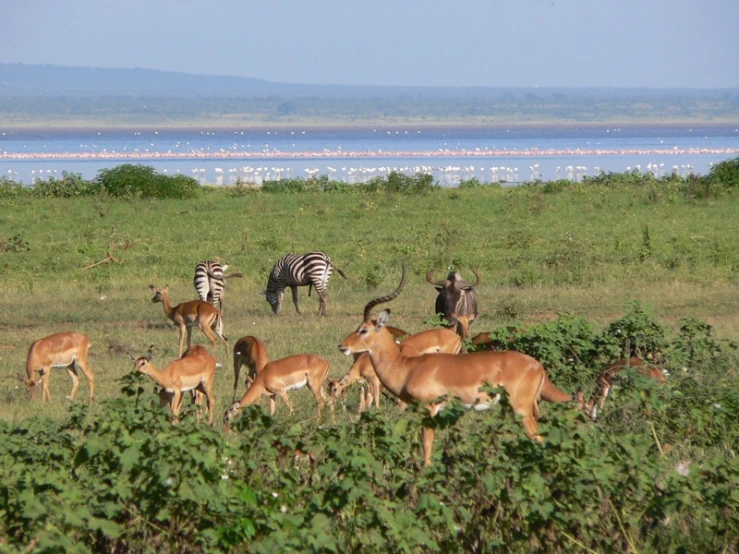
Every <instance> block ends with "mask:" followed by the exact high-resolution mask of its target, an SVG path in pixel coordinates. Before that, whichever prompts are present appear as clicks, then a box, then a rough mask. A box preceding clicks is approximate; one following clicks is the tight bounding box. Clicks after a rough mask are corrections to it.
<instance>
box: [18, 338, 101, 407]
mask: <svg viewBox="0 0 739 554" xmlns="http://www.w3.org/2000/svg"><path fill="white" fill-rule="evenodd" d="M89 348H90V339H89V338H88V337H87V336H86V335H83V334H82V333H75V332H69V333H54V334H53V335H49V336H47V337H44V338H42V339H38V340H37V341H34V343H33V344H31V347H30V348H29V349H28V356H27V357H26V375H25V376H24V375H22V374H20V373H19V374H18V378H19V379H20V380H21V381H23V382H24V383H25V384H26V386H27V387H28V388H29V389H30V390H31V392H32V393H33V392H35V391H36V387H37V386H38V385H39V384H42V385H43V387H42V394H41V401H42V402H46V401H47V400H48V401H50V400H51V393H50V392H49V379H50V377H51V368H53V367H66V368H67V373H69V377H70V378H71V379H72V390H71V391H70V393H69V395H68V396H67V398H68V399H69V400H74V395H75V394H77V388H78V387H79V386H80V379H79V376H78V375H77V370H76V368H75V364H76V365H77V366H79V368H80V369H81V370H82V373H84V374H85V377H87V380H88V381H89V382H90V402H92V401H93V400H94V399H95V375H94V374H93V373H92V370H91V369H90V366H89V365H88V363H87V351H88V350H89ZM35 372H38V373H39V377H38V379H34V376H33V375H34V373H35Z"/></svg>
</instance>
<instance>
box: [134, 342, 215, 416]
mask: <svg viewBox="0 0 739 554" xmlns="http://www.w3.org/2000/svg"><path fill="white" fill-rule="evenodd" d="M131 358H133V356H131ZM133 367H134V369H135V370H136V371H139V372H141V373H143V374H145V375H148V376H149V377H151V378H152V379H153V380H154V381H155V382H156V383H157V384H158V385H159V386H160V387H162V390H163V391H164V392H166V393H169V394H171V395H172V397H171V400H170V401H169V409H170V411H171V412H172V415H173V417H174V419H175V421H176V420H177V418H178V416H179V414H180V408H181V406H182V393H183V392H187V391H196V392H199V393H202V394H204V395H205V398H206V400H207V411H208V423H209V424H212V423H213V417H214V416H215V406H216V397H215V394H214V393H213V383H214V380H215V376H216V359H215V358H214V357H213V356H212V355H211V354H210V353H209V352H208V350H207V349H206V348H205V347H204V346H200V345H194V346H191V347H190V348H188V350H187V354H186V355H185V356H183V357H181V358H179V359H178V360H174V361H173V362H170V363H169V364H168V365H167V367H165V368H164V369H162V370H159V369H157V368H156V367H154V364H152V363H151V351H149V353H148V354H147V355H146V356H144V357H141V358H137V359H134V363H133ZM159 398H160V401H161V400H163V398H165V396H164V394H163V393H160V395H159Z"/></svg>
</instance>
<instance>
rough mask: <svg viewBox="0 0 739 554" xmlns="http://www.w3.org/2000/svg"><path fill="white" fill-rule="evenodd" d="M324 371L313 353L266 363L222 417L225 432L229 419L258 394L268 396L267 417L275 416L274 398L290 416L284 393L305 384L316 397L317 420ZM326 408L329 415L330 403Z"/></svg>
mask: <svg viewBox="0 0 739 554" xmlns="http://www.w3.org/2000/svg"><path fill="white" fill-rule="evenodd" d="M328 370H329V363H328V360H325V359H323V358H321V357H319V356H314V355H313V354H296V355H294V356H288V357H287V358H281V359H279V360H274V361H272V362H268V363H267V364H266V365H265V366H264V367H262V369H261V371H258V372H257V376H256V377H255V379H254V381H253V382H252V383H251V385H249V389H248V390H247V391H246V394H245V395H244V396H243V397H242V398H241V400H238V401H237V402H234V403H233V405H232V406H231V408H230V409H229V410H228V411H227V412H226V414H225V417H224V424H225V427H226V430H228V429H229V428H230V423H231V420H232V419H233V418H234V417H235V416H236V415H237V414H238V413H239V412H240V411H241V410H243V409H244V408H245V407H246V406H249V405H250V404H253V403H254V402H256V401H257V400H259V399H260V398H261V397H262V395H266V396H267V397H269V415H274V414H275V408H276V399H277V397H278V396H279V397H280V398H281V399H282V401H283V402H284V403H285V405H286V406H287V408H288V410H290V413H292V411H293V405H292V404H291V403H290V399H289V398H288V396H287V392H288V391H291V390H297V389H302V388H303V387H305V386H306V385H307V386H308V388H309V389H310V390H311V392H312V393H313V396H314V397H315V398H316V404H317V405H318V417H319V418H320V417H321V411H322V409H323V406H324V404H325V400H324V397H325V394H326V393H325V392H324V391H323V382H324V381H325V380H326V376H327V375H328ZM329 408H330V409H331V411H332V413H333V406H332V405H331V404H329Z"/></svg>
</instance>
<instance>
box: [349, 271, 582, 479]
mask: <svg viewBox="0 0 739 554" xmlns="http://www.w3.org/2000/svg"><path fill="white" fill-rule="evenodd" d="M404 286H405V265H404V266H403V275H402V277H401V280H400V284H399V285H398V288H397V289H395V291H393V292H392V293H390V294H389V295H387V296H383V297H380V298H376V299H374V300H371V301H370V302H369V303H368V304H367V305H366V306H365V308H364V320H363V321H362V323H361V324H360V325H359V327H358V328H357V330H356V331H354V332H353V333H351V334H350V335H349V336H347V337H346V338H345V339H344V340H343V341H342V342H341V344H340V345H339V350H340V351H341V352H342V353H343V354H345V355H347V356H349V355H351V354H357V353H361V352H368V353H369V356H370V358H371V359H372V364H373V365H374V367H375V371H376V372H377V376H378V377H379V379H380V381H381V382H382V385H383V386H384V387H385V388H387V389H388V390H389V391H390V392H391V393H392V394H394V395H395V396H397V397H398V398H400V399H401V400H402V401H403V402H407V403H409V402H421V403H423V404H425V406H426V408H427V409H428V411H429V413H430V414H431V416H435V415H437V414H438V413H439V411H441V410H442V409H443V408H444V406H445V404H446V402H445V401H443V400H440V398H441V397H447V396H451V397H455V398H458V399H460V400H461V402H462V404H463V405H464V406H465V407H467V408H468V409H475V410H476V411H481V410H487V409H489V408H490V407H492V405H493V404H495V403H496V402H497V400H498V398H497V395H496V397H491V396H490V395H489V394H487V393H486V392H484V391H482V390H480V389H481V387H483V386H484V385H491V386H494V387H495V386H500V387H503V388H505V390H506V392H507V393H508V399H509V402H510V404H511V407H512V408H513V410H514V412H515V413H516V414H518V415H520V416H521V417H522V418H523V425H524V427H525V428H526V431H527V433H528V435H529V437H531V438H534V439H537V440H542V439H541V437H540V436H539V435H537V430H538V426H537V423H536V419H537V417H538V416H539V406H538V402H539V399H540V398H544V399H545V400H548V401H552V402H572V401H573V398H572V397H571V396H570V395H569V394H566V393H564V392H562V391H560V390H558V389H557V388H556V387H555V386H554V385H553V384H552V383H551V382H550V381H549V379H548V378H547V374H546V371H545V370H544V367H543V366H542V365H541V364H540V363H539V362H538V361H536V360H535V359H534V358H531V357H530V356H527V355H525V354H521V353H519V352H510V351H509V352H473V353H472V354H465V355H462V356H458V355H454V354H424V355H422V356H417V357H408V356H406V355H404V354H403V353H402V352H401V350H400V348H399V347H398V345H397V344H395V341H394V340H393V338H392V336H391V335H390V333H388V332H387V330H386V329H385V327H386V326H387V323H388V320H389V318H390V310H385V311H383V312H381V313H380V315H379V316H378V318H377V320H372V318H371V315H372V309H373V308H374V307H375V306H377V305H378V304H383V303H386V302H390V301H391V300H393V299H395V298H396V297H397V296H398V295H399V294H400V292H401V291H402V290H403V287H404ZM422 436H423V454H424V463H425V464H426V465H430V464H431V454H432V448H433V442H434V429H433V428H431V427H424V428H423V433H422Z"/></svg>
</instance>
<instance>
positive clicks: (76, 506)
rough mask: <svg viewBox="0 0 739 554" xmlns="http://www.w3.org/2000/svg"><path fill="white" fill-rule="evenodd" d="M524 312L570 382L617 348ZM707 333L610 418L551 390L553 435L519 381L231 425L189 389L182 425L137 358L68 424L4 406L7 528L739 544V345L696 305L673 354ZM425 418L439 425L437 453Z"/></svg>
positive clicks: (236, 545) (634, 328) (93, 538)
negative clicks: (521, 400) (211, 415)
mask: <svg viewBox="0 0 739 554" xmlns="http://www.w3.org/2000/svg"><path fill="white" fill-rule="evenodd" d="M653 324H654V321H653V320H652V318H650V317H648V316H646V315H645V314H644V312H643V310H642V309H641V307H639V306H638V305H634V306H633V307H632V308H631V312H629V313H628V314H626V315H625V316H624V317H623V318H622V319H621V320H619V321H618V322H614V324H612V325H610V326H608V329H612V328H614V327H617V328H619V329H623V328H627V329H628V333H629V335H630V336H631V337H634V338H636V337H650V336H653V335H654V334H655V329H654V325H653ZM512 330H513V329H512V328H510V327H509V328H507V329H506V330H505V333H503V332H502V331H501V332H498V333H496V336H501V337H503V336H504V335H505V337H506V338H505V340H511V343H512V344H513V345H514V346H516V345H517V346H519V347H521V348H522V349H524V350H529V351H530V352H532V353H533V352H538V353H539V355H540V356H541V357H542V358H543V359H547V360H549V362H550V365H551V366H557V367H558V368H559V369H558V371H559V376H558V379H559V380H562V379H566V378H567V373H566V371H567V368H580V367H584V366H587V365H588V364H591V363H593V360H596V359H598V358H599V357H602V356H606V355H610V350H609V348H610V347H609V344H608V343H604V342H603V341H602V340H601V338H599V335H598V334H597V333H595V332H594V331H593V329H592V326H591V325H590V324H589V323H588V322H587V321H585V320H582V319H581V318H577V317H572V316H562V317H560V318H559V320H558V321H556V322H554V323H552V324H544V325H541V326H535V327H532V328H530V329H528V330H521V329H517V330H515V333H514V334H515V335H516V336H517V337H518V338H516V339H515V340H512V339H511V338H510V336H509V335H510V334H511V332H512ZM506 333H507V335H506ZM657 334H659V333H657ZM619 336H620V335H619ZM691 337H693V338H697V340H698V341H699V342H700V343H701V344H702V345H703V346H702V348H703V349H702V350H700V352H705V351H706V350H708V351H710V352H712V353H713V354H712V355H710V356H704V355H700V354H699V353H693V354H691V355H693V359H694V366H693V367H692V368H691V370H690V373H680V374H678V375H674V376H672V377H671V378H670V381H669V382H668V384H667V385H655V384H654V383H652V382H651V381H649V380H648V379H646V378H644V377H643V376H641V375H640V374H639V373H638V372H632V373H631V374H630V375H627V376H626V378H625V379H624V381H623V382H622V384H621V386H620V387H615V388H614V391H613V393H612V395H611V396H610V397H609V401H608V403H607V405H606V410H605V416H604V417H602V418H601V419H600V420H599V422H598V423H597V424H594V423H592V422H590V421H586V419H585V418H584V416H583V415H582V414H581V413H580V412H579V411H577V410H576V409H574V408H573V407H572V406H570V405H566V404H554V405H552V404H546V403H545V404H544V405H543V406H542V417H541V419H540V429H539V430H540V432H541V434H542V436H544V437H545V439H546V440H545V441H544V442H543V443H541V444H540V443H538V442H536V441H531V440H529V439H528V438H527V437H526V435H525V433H524V430H523V427H522V425H521V424H520V421H517V418H516V417H515V416H514V415H513V413H512V410H511V409H510V406H508V405H507V401H506V399H505V397H504V398H503V399H502V401H501V404H502V405H501V409H500V410H498V409H494V410H490V411H488V412H481V413H475V412H467V411H466V410H464V409H463V408H462V407H461V406H460V405H459V403H457V402H454V401H452V402H450V403H449V405H448V406H447V407H446V408H445V409H444V410H443V411H442V412H441V414H440V415H439V416H437V417H435V418H430V416H428V414H427V412H426V410H425V409H424V408H422V407H419V406H410V407H409V409H407V410H405V411H404V412H402V413H398V412H397V411H396V408H394V407H392V406H389V407H386V408H384V409H383V410H372V411H368V412H365V413H364V414H363V415H362V416H361V418H359V420H358V421H347V420H346V418H342V421H340V422H338V423H330V424H328V423H323V424H321V425H315V424H314V423H312V422H303V423H300V424H295V423H291V422H287V421H278V420H275V419H273V418H271V417H269V416H267V415H265V414H264V411H263V409H262V408H260V407H258V406H251V407H248V408H246V409H245V410H243V412H242V414H241V416H240V417H239V418H238V419H236V420H235V421H234V422H233V431H232V433H231V434H230V435H224V434H222V433H221V432H220V431H219V430H218V429H214V428H211V427H209V426H207V425H206V424H204V423H202V422H198V421H197V420H196V418H195V414H194V413H193V410H192V408H189V407H187V408H185V410H184V413H183V414H181V420H180V422H179V424H177V425H173V424H172V423H171V421H170V418H169V415H168V414H167V413H166V411H164V410H161V409H160V408H159V406H158V397H157V395H156V394H153V392H151V386H150V381H149V380H148V379H147V378H146V377H145V376H143V375H141V374H138V373H135V372H131V373H129V374H127V375H125V376H124V377H123V378H122V379H121V384H122V388H121V392H122V397H121V398H118V399H115V400H109V401H104V402H102V403H101V404H100V405H99V406H98V407H96V408H95V413H94V415H88V410H89V408H87V407H86V406H83V405H80V404H77V405H73V406H72V407H71V408H70V411H69V417H68V418H67V420H66V421H62V422H53V421H51V420H48V419H40V418H30V419H27V420H25V421H21V422H19V423H12V424H11V423H6V422H0V461H1V462H2V463H0V499H2V502H0V544H2V545H3V549H4V550H8V551H13V552H17V551H22V550H25V551H31V550H34V551H68V552H87V551H109V552H113V551H116V552H139V551H151V550H164V551H177V552H196V551H197V552H232V551H249V552H258V553H261V552H276V551H277V552H288V551H289V552H357V551H362V552H368V553H374V552H460V553H461V552H487V551H493V550H500V551H505V552H570V551H579V550H584V551H596V552H627V551H633V552H636V551H659V552H666V551H669V552H673V551H674V552H719V551H722V552H734V551H735V550H732V549H734V548H735V544H736V537H737V534H738V533H739V495H738V494H737V488H736V483H737V482H738V481H739V458H737V457H736V456H735V455H734V454H733V451H734V449H735V446H736V443H737V440H739V433H738V429H737V426H736V423H735V422H736V419H737V417H739V392H738V391H737V389H736V385H735V382H736V378H737V372H736V362H737V360H736V358H735V357H732V356H731V355H729V354H730V353H729V352H727V348H726V346H727V345H726V344H724V343H721V342H720V341H716V339H713V338H712V337H711V334H710V328H707V327H706V326H705V324H701V322H698V321H692V320H691V321H686V322H684V324H683V325H682V327H681V330H680V336H678V337H677V338H676V339H674V340H669V339H667V338H665V339H664V340H665V341H666V342H667V343H668V344H670V345H672V347H671V348H667V349H666V352H668V353H678V352H680V351H681V349H682V348H684V345H685V341H687V340H690V338H691ZM619 340H620V339H619ZM647 342H649V341H647ZM681 345H682V346H681ZM601 348H606V351H605V352H604V351H602V350H601ZM578 371H579V369H578ZM625 373H628V372H625ZM421 425H427V426H433V427H434V428H435V429H436V433H437V441H436V446H435V463H434V465H433V466H432V467H430V468H425V469H424V468H422V467H421V465H420V462H421V457H420V453H419V450H420V445H419V438H418V435H419V433H418V431H419V428H420V427H421ZM668 442H669V443H671V444H668Z"/></svg>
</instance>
